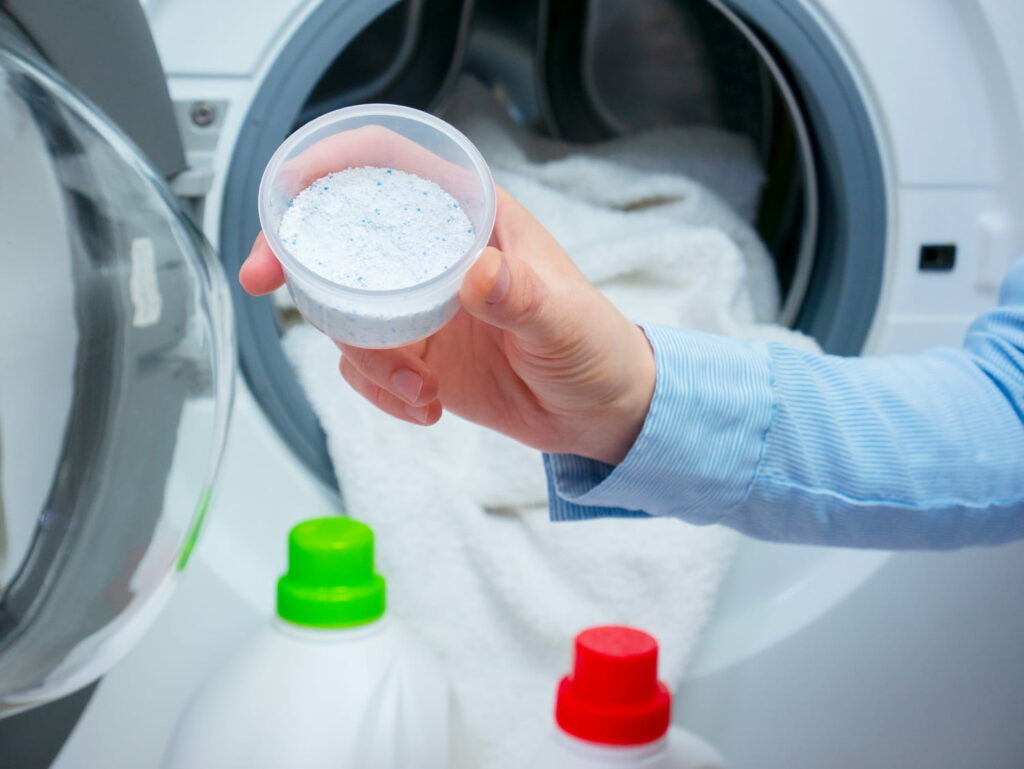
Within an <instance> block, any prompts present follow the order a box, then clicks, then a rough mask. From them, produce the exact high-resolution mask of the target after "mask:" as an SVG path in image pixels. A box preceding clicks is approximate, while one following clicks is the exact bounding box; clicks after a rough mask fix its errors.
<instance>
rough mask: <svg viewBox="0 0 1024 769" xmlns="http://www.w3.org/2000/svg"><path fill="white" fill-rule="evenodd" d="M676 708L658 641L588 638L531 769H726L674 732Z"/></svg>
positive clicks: (602, 632)
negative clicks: (661, 673) (661, 671)
mask: <svg viewBox="0 0 1024 769" xmlns="http://www.w3.org/2000/svg"><path fill="white" fill-rule="evenodd" d="M671 708H672V698H671V695H670V694H669V691H668V689H667V688H666V687H665V685H664V684H663V683H661V682H660V681H659V680H658V642H657V641H655V640H654V638H653V637H652V636H650V635H648V634H647V633H644V632H643V631H641V630H634V629H633V628H628V627H620V626H607V627H596V628H591V629H589V630H584V631H583V632H582V633H580V634H579V635H578V636H576V656H575V660H574V663H573V671H572V673H571V674H570V675H567V676H566V677H565V678H563V679H562V680H561V682H559V684H558V695H557V700H556V705H555V721H556V723H557V729H556V730H554V732H553V733H552V734H550V735H549V736H548V739H547V741H546V742H545V743H544V744H543V745H542V746H541V748H540V750H539V751H538V753H537V756H536V760H535V761H533V762H532V763H531V764H530V766H531V769H613V768H614V769H724V764H723V762H722V757H721V756H720V755H719V753H718V751H716V750H715V749H714V748H712V747H711V746H710V745H708V744H707V743H706V742H704V741H703V740H701V739H700V738H698V737H696V736H695V735H693V734H690V733H689V732H686V731H684V730H682V729H680V728H678V727H675V726H671V725H670V717H671Z"/></svg>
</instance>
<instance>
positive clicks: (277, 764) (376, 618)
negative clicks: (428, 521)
mask: <svg viewBox="0 0 1024 769" xmlns="http://www.w3.org/2000/svg"><path fill="white" fill-rule="evenodd" d="M277 615H278V616H277V617H275V618H274V619H273V621H272V622H271V623H270V624H269V625H268V626H267V627H265V628H264V629H263V630H262V631H261V632H260V633H259V634H258V635H257V636H256V637H255V638H253V639H251V640H250V641H249V642H248V643H246V644H245V645H244V646H243V647H242V648H240V649H238V650H237V651H236V652H235V653H234V654H233V655H232V656H231V657H230V658H229V659H228V661H227V662H226V663H225V665H224V666H223V667H222V668H221V669H220V670H219V671H217V673H216V674H215V675H214V677H213V678H212V679H211V680H210V681H209V682H208V683H207V684H206V685H205V686H204V688H203V689H201V690H200V691H199V692H198V693H197V695H196V696H195V697H194V699H193V701H192V702H191V703H190V705H189V707H188V708H187V709H186V711H185V713H184V715H183V716H182V719H181V721H180V722H179V724H178V727H177V730H176V732H175V734H174V737H173V738H172V741H171V745H170V748H169V751H168V753H167V755H166V758H165V762H164V767H165V769H411V768H412V767H416V769H447V767H448V740H449V723H448V720H449V716H448V706H449V693H448V685H447V681H446V680H445V677H444V675H443V674H442V672H441V668H440V666H439V664H438V662H437V660H436V659H435V658H434V657H433V655H432V654H430V653H429V652H428V651H427V650H426V649H425V648H423V647H421V646H420V645H419V643H417V642H416V640H415V639H414V638H413V637H411V636H410V635H409V634H408V633H407V632H405V631H403V630H402V629H401V628H400V627H399V626H398V625H397V624H396V623H395V622H394V621H393V620H392V619H390V618H388V617H387V615H386V613H385V586H384V579H383V578H382V577H381V576H380V575H379V574H376V573H375V572H374V565H373V532H372V531H371V530H370V529H369V528H368V527H367V526H365V525H363V524H361V523H358V522H356V521H353V520H351V519H348V518H322V519H317V520H312V521H306V522H305V523H300V524H299V525H298V526H296V527H295V528H293V529H292V531H291V534H290V535H289V538H288V573H287V574H285V575H284V576H283V577H281V579H280V580H279V582H278V586H277Z"/></svg>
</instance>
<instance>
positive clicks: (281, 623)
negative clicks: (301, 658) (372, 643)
mask: <svg viewBox="0 0 1024 769" xmlns="http://www.w3.org/2000/svg"><path fill="white" fill-rule="evenodd" d="M390 626H391V622H390V621H389V620H388V617H387V615H386V614H385V615H384V616H382V617H380V618H378V619H375V620H374V621H373V622H367V623H366V624H365V625H355V626H354V627H312V626H310V625H297V624H295V623H294V622H289V621H288V620H286V619H281V617H278V616H277V615H275V616H274V618H273V620H272V621H271V627H273V629H274V630H275V631H276V632H278V633H281V634H282V635H286V636H288V637H289V638H295V639H298V640H301V641H313V642H317V643H346V642H349V641H361V640H362V639H364V638H369V637H370V636H374V635H379V634H381V633H383V632H385V631H386V630H388V628H389V627H390Z"/></svg>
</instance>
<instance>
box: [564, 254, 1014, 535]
mask: <svg viewBox="0 0 1024 769" xmlns="http://www.w3.org/2000/svg"><path fill="white" fill-rule="evenodd" d="M1022 286H1024V270H1022V269H1018V271H1016V272H1015V274H1014V275H1012V276H1011V279H1010V280H1008V282H1007V288H1006V289H1005V290H1004V304H1003V307H1002V308H1000V309H999V310H995V311H993V312H992V313H989V314H987V315H986V316H984V317H983V318H981V319H979V321H978V322H977V323H976V324H975V326H974V327H973V328H972V331H971V334H970V335H969V336H968V340H967V344H966V345H965V349H964V350H960V351H954V350H947V351H936V352H932V353H927V354H924V355H920V356H913V357H888V358H849V359H844V358H837V357H833V356H822V355H813V354H809V353H805V352H801V351H798V350H795V349H792V348H788V347H785V346H782V345H772V344H760V343H751V342H737V341H734V340H726V339H720V338H717V337H711V336H707V335H703V334H695V333H693V332H684V331H677V330H671V329H658V328H654V329H649V330H648V333H649V336H650V338H651V341H652V345H653V346H654V348H655V352H656V355H657V359H658V360H657V363H658V386H657V389H656V391H655V396H654V400H653V401H652V405H651V411H650V413H649V414H648V419H647V422H646V423H645V425H644V429H643V431H642V432H641V434H640V436H639V438H638V439H637V442H636V444H635V445H634V447H633V450H632V451H631V452H630V453H629V455H627V457H626V459H625V460H624V461H623V462H622V463H621V464H620V465H619V466H618V467H616V468H611V467H609V466H607V465H600V464H598V463H592V462H588V461H587V460H581V459H579V458H573V457H564V456H559V457H549V458H548V460H547V462H548V469H549V476H550V478H551V483H552V515H553V517H555V518H556V519H568V518H577V517H591V516H595V515H606V514H618V515H621V514H625V513H624V511H626V510H633V511H637V510H639V511H643V512H644V513H648V514H652V515H670V516H676V517H679V518H682V519H684V520H687V521H690V522H693V523H715V522H721V523H725V524H727V525H729V526H732V527H734V528H737V529H739V530H740V531H743V532H746V533H748V534H751V535H753V536H757V537H761V538H765V539H775V540H784V541H790V542H814V543H828V544H837V545H851V546H863V547H929V548H946V547H958V546H962V545H966V544H974V543H989V542H1001V541H1006V540H1009V539H1013V538H1016V537H1021V536H1024V511H1022V507H1024V504H1022V498H1024V424H1022V420H1021V412H1022V408H1021V401H1022V397H1024V396H1022V393H1024V374H1022V371H1024V357H1022V356H1024V353H1022V350H1024V316H1022V312H1021V308H1022V307H1024V301H1021V299H1022V297H1019V296H1016V295H1015V291H1018V290H1020V291H1024V288H1022ZM633 514H638V513H636V512H634V513H633Z"/></svg>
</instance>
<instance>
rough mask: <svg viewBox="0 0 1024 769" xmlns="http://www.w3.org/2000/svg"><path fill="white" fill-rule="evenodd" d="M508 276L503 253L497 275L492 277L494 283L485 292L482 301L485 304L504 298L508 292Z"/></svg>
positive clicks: (494, 302) (495, 302)
mask: <svg viewBox="0 0 1024 769" xmlns="http://www.w3.org/2000/svg"><path fill="white" fill-rule="evenodd" d="M509 280H510V276H509V272H508V264H506V262H505V255H504V254H502V256H501V267H499V268H498V277H496V278H495V279H494V285H493V286H491V290H490V291H488V292H487V296H486V297H485V298H484V301H485V302H487V304H497V303H498V302H500V301H501V300H502V299H504V298H505V294H507V293H508V284H509Z"/></svg>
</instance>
